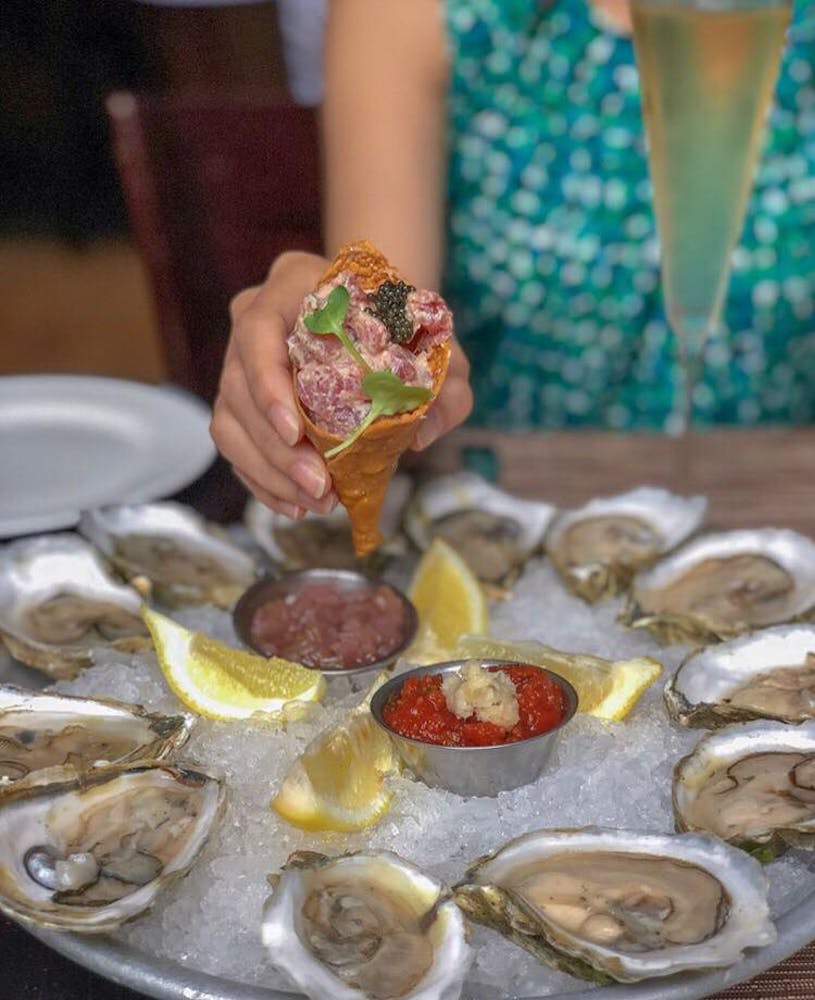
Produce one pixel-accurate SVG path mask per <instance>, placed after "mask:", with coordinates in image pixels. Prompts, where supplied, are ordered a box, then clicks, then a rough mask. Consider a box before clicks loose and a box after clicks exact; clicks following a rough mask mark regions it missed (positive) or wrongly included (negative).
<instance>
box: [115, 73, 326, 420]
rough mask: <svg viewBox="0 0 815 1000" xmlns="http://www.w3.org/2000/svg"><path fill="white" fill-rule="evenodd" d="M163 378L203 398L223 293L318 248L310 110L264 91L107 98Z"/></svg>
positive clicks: (211, 375)
mask: <svg viewBox="0 0 815 1000" xmlns="http://www.w3.org/2000/svg"><path fill="white" fill-rule="evenodd" d="M107 109H108V116H109V119H110V124H111V129H112V138H113V145H114V150H115V155H116V162H117V166H118V170H119V175H120V178H121V182H122V185H123V187H124V192H125V197H126V200H127V205H128V211H129V214H130V220H131V224H132V228H133V233H134V235H135V238H136V241H137V244H138V247H139V250H140V252H141V254H142V256H143V258H144V261H145V264H146V266H147V270H148V274H149V277H150V280H151V283H152V286H153V293H154V297H155V303H156V310H157V316H158V323H159V328H160V333H161V336H162V339H163V342H164V346H165V351H166V355H167V362H168V367H169V373H170V377H171V379H172V380H173V381H175V382H177V383H179V384H180V385H183V386H185V387H186V388H188V389H191V390H192V391H194V392H197V393H199V394H200V395H202V396H204V397H205V398H207V399H210V400H211V399H212V397H213V396H214V393H215V390H216V388H217V382H218V373H219V371H220V365H221V360H222V357H223V352H224V348H225V346H226V338H227V334H228V332H229V316H228V305H229V300H230V298H231V297H232V296H233V295H234V294H235V293H236V292H237V291H239V290H240V289H241V288H245V287H246V286H247V285H251V284H255V283H257V282H259V281H261V280H262V279H263V277H264V276H265V274H266V272H267V270H268V268H269V264H270V263H271V261H272V260H273V259H274V257H275V256H276V255H277V254H278V253H280V252H281V251H283V250H288V249H304V250H319V249H320V246H321V241H320V208H319V206H320V193H319V155H318V140H317V123H316V115H315V112H314V111H313V110H311V109H305V108H301V107H298V106H297V105H295V104H292V103H291V101H290V100H289V99H288V98H286V97H278V96H276V95H269V94H245V95H236V94H233V93H226V94H222V95H216V94H195V95H190V94H182V95H177V96H176V95H166V94H139V95H135V94H130V93H115V94H112V95H111V96H110V97H109V98H108V101H107Z"/></svg>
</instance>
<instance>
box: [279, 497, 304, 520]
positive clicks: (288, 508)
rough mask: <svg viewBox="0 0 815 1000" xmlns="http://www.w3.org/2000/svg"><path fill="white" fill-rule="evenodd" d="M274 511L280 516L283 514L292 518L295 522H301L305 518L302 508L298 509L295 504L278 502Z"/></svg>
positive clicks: (283, 501)
mask: <svg viewBox="0 0 815 1000" xmlns="http://www.w3.org/2000/svg"><path fill="white" fill-rule="evenodd" d="M274 510H276V511H277V513H278V514H282V515H283V517H290V518H292V520H294V521H299V520H300V518H301V517H302V516H303V509H302V507H298V506H297V505H296V504H293V503H287V502H286V501H285V500H278V502H277V503H276V504H275V505H274Z"/></svg>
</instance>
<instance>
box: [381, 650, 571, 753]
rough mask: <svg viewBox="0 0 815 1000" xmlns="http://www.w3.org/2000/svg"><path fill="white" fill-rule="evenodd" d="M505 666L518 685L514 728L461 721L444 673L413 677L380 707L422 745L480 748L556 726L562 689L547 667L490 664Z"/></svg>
mask: <svg viewBox="0 0 815 1000" xmlns="http://www.w3.org/2000/svg"><path fill="white" fill-rule="evenodd" d="M488 669H490V670H502V671H503V672H504V673H505V674H506V675H507V676H508V677H509V679H510V680H511V681H512V683H513V684H514V685H515V693H516V695H517V698H518V714H519V716H520V717H519V719H518V722H517V724H516V725H515V726H513V727H512V729H509V730H507V729H502V728H501V727H500V726H496V725H495V724H494V723H492V722H481V721H479V720H478V719H477V718H476V717H475V716H471V717H470V718H468V719H460V718H459V717H458V716H457V715H455V714H454V713H453V712H451V711H450V709H449V708H448V707H447V702H446V700H445V697H444V692H443V691H442V675H441V674H424V675H422V676H420V677H409V678H408V679H407V680H406V681H405V683H404V684H403V685H402V687H401V688H400V690H399V691H398V693H396V694H395V695H392V696H391V698H390V699H389V700H388V702H387V703H386V705H385V707H384V708H383V709H382V719H383V721H384V722H385V725H387V726H388V727H389V728H390V729H392V730H393V731H394V732H396V733H399V734H400V735H401V736H407V737H409V738H411V739H414V740H421V741H422V742H423V743H437V744H440V745H442V746H461V747H480V746H496V745H499V744H501V743H515V742H517V741H518V740H525V739H528V738H529V737H530V736H539V735H540V734H541V733H545V732H548V731H549V730H550V729H554V728H555V726H557V725H558V724H559V723H560V722H562V721H563V717H564V716H565V714H566V699H565V696H564V694H563V689H562V688H561V687H560V685H559V684H558V683H557V682H556V681H553V680H552V678H551V677H549V676H548V675H547V674H546V673H544V671H542V670H539V669H538V668H537V667H533V666H524V665H521V666H511V667H490V668H488Z"/></svg>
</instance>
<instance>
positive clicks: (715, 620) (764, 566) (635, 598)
mask: <svg viewBox="0 0 815 1000" xmlns="http://www.w3.org/2000/svg"><path fill="white" fill-rule="evenodd" d="M813 611H815V542H812V541H811V540H810V539H809V538H806V537H805V536H804V535H799V534H797V533H796V532H794V531H787V530H784V529H777V528H763V529H753V530H744V531H728V532H723V533H721V534H715V535H704V536H702V537H701V538H697V539H696V540H695V541H693V542H689V543H688V544H687V545H685V546H683V547H682V548H681V549H679V550H678V551H677V552H675V553H674V554H673V555H669V556H667V557H666V558H664V559H661V560H660V561H659V562H658V563H656V564H655V565H654V566H652V567H651V569H649V570H646V571H645V572H643V573H641V574H639V575H638V576H637V577H636V578H635V580H634V584H633V587H632V589H631V596H630V599H629V604H628V607H627V608H626V610H625V612H624V613H623V615H622V616H621V621H622V622H623V623H624V624H626V625H629V626H630V627H631V628H647V629H649V630H650V631H651V632H652V633H653V634H654V635H655V636H656V637H657V638H658V639H659V640H660V641H662V642H669V643H677V642H699V641H701V642H718V641H719V640H721V639H726V638H730V637H732V636H736V635H738V634H739V633H741V632H747V631H750V630H751V629H756V628H765V627H766V626H768V625H778V624H781V623H783V622H790V621H795V620H801V619H804V618H806V617H808V616H810V615H811V614H812V612H813Z"/></svg>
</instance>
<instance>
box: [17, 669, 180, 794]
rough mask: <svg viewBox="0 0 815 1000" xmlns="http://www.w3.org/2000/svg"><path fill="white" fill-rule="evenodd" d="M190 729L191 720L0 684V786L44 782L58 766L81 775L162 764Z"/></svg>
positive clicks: (139, 707) (55, 772)
mask: <svg viewBox="0 0 815 1000" xmlns="http://www.w3.org/2000/svg"><path fill="white" fill-rule="evenodd" d="M191 728H192V718H191V717H185V716H181V715H174V716H170V715H149V714H148V713H147V712H145V711H144V709H143V708H141V706H139V705H125V704H124V703H123V702H119V701H113V700H108V699H93V698H75V697H72V696H70V695H60V694H51V693H48V692H38V691H23V690H21V689H20V688H16V687H12V686H10V685H2V686H0V788H3V787H9V786H12V785H13V786H14V787H15V788H23V787H27V786H30V785H44V784H48V782H49V781H52V780H53V779H54V776H55V775H56V776H57V777H59V775H60V774H62V773H63V772H62V770H61V769H62V768H63V767H64V766H68V767H72V768H74V769H75V770H76V771H78V772H80V773H84V772H87V771H91V770H94V769H96V768H99V767H107V766H110V765H119V766H121V765H124V764H129V763H133V762H134V761H138V760H163V759H164V758H165V757H167V756H169V755H170V754H171V753H173V751H175V750H177V749H178V748H179V747H181V746H183V745H184V743H185V742H186V740H187V738H188V737H189V734H190V730H191ZM55 768H56V769H57V770H56V771H55V770H54V769H55Z"/></svg>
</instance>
